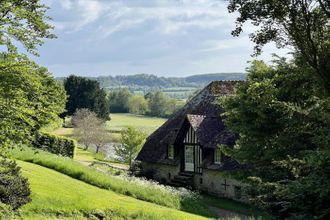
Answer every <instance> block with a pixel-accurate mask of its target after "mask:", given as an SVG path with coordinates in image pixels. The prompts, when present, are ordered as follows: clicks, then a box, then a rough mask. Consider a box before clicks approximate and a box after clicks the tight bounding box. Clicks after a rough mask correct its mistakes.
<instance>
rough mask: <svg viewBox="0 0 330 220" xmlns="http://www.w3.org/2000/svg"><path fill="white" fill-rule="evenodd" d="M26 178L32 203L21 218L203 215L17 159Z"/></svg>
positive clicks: (142, 217) (193, 217)
mask: <svg viewBox="0 0 330 220" xmlns="http://www.w3.org/2000/svg"><path fill="white" fill-rule="evenodd" d="M17 162H18V165H19V166H20V167H22V173H23V175H24V176H26V177H27V178H28V179H29V183H30V187H31V190H32V202H30V203H28V204H27V205H25V206H23V207H22V208H21V210H20V211H21V213H22V214H23V218H24V219H59V218H68V219H86V218H92V217H94V218H95V217H97V216H102V215H107V216H108V219H130V218H137V219H203V217H200V216H197V215H192V214H189V213H185V212H182V211H178V210H175V209H170V208H167V207H163V206H159V205H155V204H152V203H148V202H144V201H141V200H137V199H134V198H131V197H128V196H124V195H120V194H118V193H115V192H112V191H109V190H104V189H100V188H98V187H95V186H92V185H89V184H86V183H84V182H82V181H79V180H76V179H73V178H71V177H69V176H66V175H64V174H61V173H59V172H56V171H54V170H51V169H48V168H44V167H41V166H39V165H35V164H32V163H27V162H23V161H17Z"/></svg>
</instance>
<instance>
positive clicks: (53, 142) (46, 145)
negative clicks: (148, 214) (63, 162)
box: [34, 132, 77, 158]
mask: <svg viewBox="0 0 330 220" xmlns="http://www.w3.org/2000/svg"><path fill="white" fill-rule="evenodd" d="M34 147H36V148H40V149H42V150H44V151H48V152H50V153H53V154H57V155H61V156H65V157H71V158H73V157H74V154H75V149H76V147H77V143H76V141H75V140H73V139H70V138H67V137H61V136H57V135H52V134H48V133H40V132H39V133H38V134H37V135H36V139H35V142H34Z"/></svg>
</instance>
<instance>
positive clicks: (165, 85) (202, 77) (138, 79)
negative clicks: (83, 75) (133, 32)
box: [57, 73, 246, 99]
mask: <svg viewBox="0 0 330 220" xmlns="http://www.w3.org/2000/svg"><path fill="white" fill-rule="evenodd" d="M245 77H246V75H245V74H244V73H209V74H198V75H192V76H187V77H160V76H156V75H152V74H136V75H117V76H98V77H87V78H89V79H93V80H96V81H98V82H99V83H100V85H101V87H102V88H105V89H107V90H116V89H118V88H124V87H127V88H129V89H130V91H131V92H133V93H135V94H145V93H146V92H148V91H151V90H161V91H163V92H164V93H166V94H167V95H168V96H170V97H172V98H177V99H187V98H188V97H190V96H191V95H192V94H193V93H194V92H195V91H196V90H198V89H200V88H203V87H204V86H206V85H207V84H209V83H210V82H212V81H215V80H245ZM57 79H58V80H61V81H63V80H64V79H65V78H64V77H60V78H57Z"/></svg>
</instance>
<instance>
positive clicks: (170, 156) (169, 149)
mask: <svg viewBox="0 0 330 220" xmlns="http://www.w3.org/2000/svg"><path fill="white" fill-rule="evenodd" d="M174 157H175V150H174V145H173V144H169V145H167V159H170V160H173V159H174Z"/></svg>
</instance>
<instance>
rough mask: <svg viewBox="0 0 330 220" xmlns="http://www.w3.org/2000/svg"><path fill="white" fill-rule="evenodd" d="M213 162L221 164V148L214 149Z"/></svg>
mask: <svg viewBox="0 0 330 220" xmlns="http://www.w3.org/2000/svg"><path fill="white" fill-rule="evenodd" d="M214 163H215V164H221V150H220V148H217V149H215V150H214Z"/></svg>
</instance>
